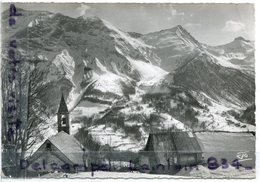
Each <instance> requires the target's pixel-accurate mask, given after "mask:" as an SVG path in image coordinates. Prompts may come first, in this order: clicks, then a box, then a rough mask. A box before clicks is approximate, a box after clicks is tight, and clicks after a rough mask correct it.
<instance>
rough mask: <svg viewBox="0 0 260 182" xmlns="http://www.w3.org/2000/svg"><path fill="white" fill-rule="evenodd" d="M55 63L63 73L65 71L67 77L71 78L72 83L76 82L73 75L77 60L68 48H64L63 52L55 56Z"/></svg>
mask: <svg viewBox="0 0 260 182" xmlns="http://www.w3.org/2000/svg"><path fill="white" fill-rule="evenodd" d="M53 64H55V65H56V66H57V68H58V69H59V70H60V71H61V73H62V74H63V73H65V77H66V78H67V79H69V80H70V81H71V83H74V82H73V78H72V77H73V75H74V70H75V62H74V59H73V57H71V56H70V54H69V52H68V50H67V49H64V50H62V52H61V53H60V54H58V55H57V56H56V57H55V59H54V60H53Z"/></svg>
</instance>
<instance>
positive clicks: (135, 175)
mask: <svg viewBox="0 0 260 182" xmlns="http://www.w3.org/2000/svg"><path fill="white" fill-rule="evenodd" d="M65 176H67V177H68V178H85V179H86V178H92V179H95V178H96V179H108V178H110V179H111V178H113V179H117V178H118V179H129V178H130V179H145V178H147V179H176V178H190V177H185V176H173V175H166V174H146V173H140V172H136V171H134V172H106V171H95V172H94V173H93V175H92V172H79V173H78V174H76V173H75V174H65V173H61V172H60V173H49V174H46V175H44V176H42V178H65Z"/></svg>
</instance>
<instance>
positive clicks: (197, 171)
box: [176, 165, 255, 179]
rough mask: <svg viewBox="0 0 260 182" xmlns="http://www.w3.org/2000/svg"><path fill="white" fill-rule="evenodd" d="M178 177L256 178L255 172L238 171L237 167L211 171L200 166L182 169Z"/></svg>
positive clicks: (252, 170)
mask: <svg viewBox="0 0 260 182" xmlns="http://www.w3.org/2000/svg"><path fill="white" fill-rule="evenodd" d="M176 175H177V176H187V177H191V178H211V179H212V178H231V179H239V178H255V170H254V169H251V170H247V169H245V168H243V167H240V168H239V169H236V168H235V167H232V166H229V167H228V168H226V169H223V168H222V167H219V168H217V169H216V170H210V169H208V168H207V167H205V166H202V165H198V168H196V167H194V168H186V169H185V168H182V169H181V171H180V172H178V173H177V174H176Z"/></svg>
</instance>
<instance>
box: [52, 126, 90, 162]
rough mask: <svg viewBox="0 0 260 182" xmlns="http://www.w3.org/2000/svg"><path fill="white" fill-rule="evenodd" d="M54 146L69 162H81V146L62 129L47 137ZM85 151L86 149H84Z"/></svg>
mask: <svg viewBox="0 0 260 182" xmlns="http://www.w3.org/2000/svg"><path fill="white" fill-rule="evenodd" d="M48 140H49V141H50V142H51V143H52V144H53V145H54V146H55V147H57V148H58V149H59V150H60V151H61V152H62V153H63V154H64V155H65V156H66V157H67V158H68V159H69V160H70V161H71V162H73V163H74V164H82V160H83V158H82V157H83V154H84V152H83V146H82V145H81V144H80V143H79V141H78V140H77V139H76V138H75V137H74V136H72V135H69V134H67V133H66V132H64V131H61V132H59V133H57V134H56V135H54V136H51V137H50V138H49V139H48ZM86 152H87V151H86Z"/></svg>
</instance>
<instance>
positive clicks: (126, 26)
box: [3, 3, 255, 45]
mask: <svg viewBox="0 0 260 182" xmlns="http://www.w3.org/2000/svg"><path fill="white" fill-rule="evenodd" d="M15 5H16V7H20V8H23V9H26V10H45V11H50V12H53V13H62V14H64V15H67V16H70V17H74V18H76V17H79V16H98V17H99V18H102V19H105V20H107V21H109V22H111V23H112V24H114V25H115V26H116V27H118V28H120V29H121V30H124V31H127V32H129V31H130V32H138V33H142V34H145V33H149V32H154V31H159V30H162V29H167V28H172V27H174V26H177V25H182V26H183V27H184V28H185V29H186V30H188V31H189V32H190V34H191V35H192V36H193V37H194V38H195V39H197V40H198V41H199V42H202V43H206V44H209V45H221V44H225V43H228V42H231V41H232V40H233V39H234V38H236V37H238V36H242V37H244V38H246V39H249V40H254V39H255V38H254V34H255V32H254V29H255V19H254V5H253V4H241V3H240V4H191V3H190V4H169V3H168V4H166V3H164V4H162V3H161V4H160V3H157V4H122V3H121V4H90V3H88V4H82V3H71V4H66V3H41V4H39V3H22V4H21V3H16V4H15ZM3 9H4V8H3Z"/></svg>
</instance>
